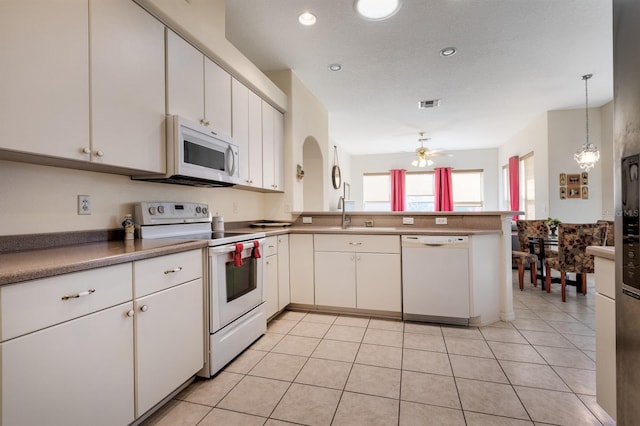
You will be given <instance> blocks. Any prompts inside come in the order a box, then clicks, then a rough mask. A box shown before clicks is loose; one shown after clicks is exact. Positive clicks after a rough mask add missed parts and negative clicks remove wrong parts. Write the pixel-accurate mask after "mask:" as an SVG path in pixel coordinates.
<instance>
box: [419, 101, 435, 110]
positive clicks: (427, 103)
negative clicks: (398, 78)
mask: <svg viewBox="0 0 640 426" xmlns="http://www.w3.org/2000/svg"><path fill="white" fill-rule="evenodd" d="M439 106H440V99H433V100H430V101H420V102H418V109H427V108H435V107H439Z"/></svg>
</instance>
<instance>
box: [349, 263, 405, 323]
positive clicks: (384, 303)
mask: <svg viewBox="0 0 640 426" xmlns="http://www.w3.org/2000/svg"><path fill="white" fill-rule="evenodd" d="M356 277H357V278H356V294H357V303H356V305H357V307H358V308H360V309H376V310H381V311H392V312H400V311H401V310H402V293H401V280H400V277H401V270H400V255H399V254H379V253H356Z"/></svg>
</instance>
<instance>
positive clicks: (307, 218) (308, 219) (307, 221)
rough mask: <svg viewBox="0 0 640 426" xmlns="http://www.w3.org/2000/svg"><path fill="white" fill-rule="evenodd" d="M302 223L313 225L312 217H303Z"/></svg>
mask: <svg viewBox="0 0 640 426" xmlns="http://www.w3.org/2000/svg"><path fill="white" fill-rule="evenodd" d="M302 223H313V217H311V216H303V217H302Z"/></svg>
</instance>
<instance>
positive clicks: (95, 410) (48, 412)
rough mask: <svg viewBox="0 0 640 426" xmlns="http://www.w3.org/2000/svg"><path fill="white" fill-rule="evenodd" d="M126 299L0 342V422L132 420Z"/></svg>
mask: <svg viewBox="0 0 640 426" xmlns="http://www.w3.org/2000/svg"><path fill="white" fill-rule="evenodd" d="M131 309H132V303H131V302H128V303H125V304H122V305H118V306H115V307H113V308H109V309H105V310H103V311H100V312H97V313H94V314H90V315H87V316H84V317H81V318H78V319H75V320H72V321H68V322H65V323H62V324H59V325H56V326H53V327H49V328H46V329H44V330H41V331H37V332H35V333H31V334H27V335H25V336H22V337H19V338H16V339H13V340H9V341H7V342H4V343H2V344H1V345H0V351H1V357H0V359H1V360H2V408H1V410H0V412H1V413H2V424H3V425H71V424H76V425H125V424H129V423H131V422H132V421H133V420H134V409H133V401H134V397H133V386H134V384H133V377H134V376H133V318H130V317H128V316H127V312H128V311H130V310H131Z"/></svg>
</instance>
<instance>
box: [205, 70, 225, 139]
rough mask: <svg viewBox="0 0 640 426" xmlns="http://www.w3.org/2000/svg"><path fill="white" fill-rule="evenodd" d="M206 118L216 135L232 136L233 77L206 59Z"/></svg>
mask: <svg viewBox="0 0 640 426" xmlns="http://www.w3.org/2000/svg"><path fill="white" fill-rule="evenodd" d="M204 118H205V120H206V124H207V126H209V127H211V128H212V129H213V130H214V131H215V132H216V133H222V134H223V135H225V136H231V75H229V73H228V72H226V71H225V70H223V69H222V68H220V67H219V66H218V65H216V64H215V63H214V62H213V61H211V60H210V59H209V58H204Z"/></svg>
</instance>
